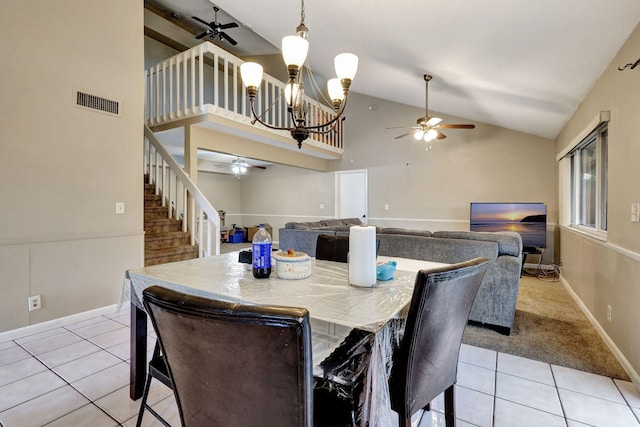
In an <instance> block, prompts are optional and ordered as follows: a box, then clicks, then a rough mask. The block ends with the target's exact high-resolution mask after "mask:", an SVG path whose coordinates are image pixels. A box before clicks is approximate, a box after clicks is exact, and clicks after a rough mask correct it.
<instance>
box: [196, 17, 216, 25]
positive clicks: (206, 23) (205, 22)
mask: <svg viewBox="0 0 640 427" xmlns="http://www.w3.org/2000/svg"><path fill="white" fill-rule="evenodd" d="M192 18H193V19H195V20H196V21H198V22H200V23H201V24H204V25H206V26H207V27H210V26H211V24H212V23H211V24H210V23H208V22H207V21H205V20H203V19H200V18H198V17H197V16H192Z"/></svg>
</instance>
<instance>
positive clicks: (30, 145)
mask: <svg viewBox="0 0 640 427" xmlns="http://www.w3.org/2000/svg"><path fill="white" fill-rule="evenodd" d="M142 7H143V5H142V3H141V2H130V1H127V0H113V1H110V2H102V1H97V0H60V1H56V2H50V1H44V0H30V1H28V2H25V1H19V0H7V1H3V2H0V28H2V37H1V38H0V51H1V52H4V53H5V55H4V60H3V65H2V67H0V85H1V87H2V97H0V152H1V153H2V154H1V155H0V198H1V199H2V203H1V204H0V215H1V216H2V218H3V221H2V222H1V225H0V277H1V279H0V293H1V294H2V300H1V301H0V331H1V330H7V329H13V328H17V327H21V326H25V325H28V324H32V323H38V322H41V321H44V320H49V319H53V318H57V317H61V316H64V315H68V314H73V313H77V312H81V311H85V310H89V309H92V308H97V307H103V306H106V305H109V304H115V303H117V302H118V299H119V295H120V289H121V286H122V279H123V275H124V272H125V270H126V269H127V268H131V267H138V266H140V264H141V255H142V185H141V177H142V167H141V166H142V157H141V156H142V150H141V148H140V147H141V142H142V119H143V116H142V114H143V104H142V100H143V90H144V85H143V80H142V76H143V74H142V70H143V36H142V28H143V21H142ZM74 89H80V90H82V91H85V92H88V93H90V94H94V95H97V96H101V97H105V98H109V99H113V100H116V101H118V102H119V103H120V111H121V115H120V117H113V116H110V115H107V114H102V113H97V112H92V111H87V110H85V109H81V108H78V107H75V106H74V99H73V90H74ZM116 202H124V203H125V206H126V214H125V215H115V203H116ZM35 294H40V295H41V296H42V303H43V308H42V309H41V310H39V311H33V312H30V313H29V312H28V311H27V297H28V296H29V295H35Z"/></svg>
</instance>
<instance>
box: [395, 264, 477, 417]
mask: <svg viewBox="0 0 640 427" xmlns="http://www.w3.org/2000/svg"><path fill="white" fill-rule="evenodd" d="M488 265H489V262H488V260H487V259H486V258H476V259H473V260H471V261H467V262H463V263H458V264H452V265H449V266H445V267H441V268H436V269H431V270H422V271H419V272H418V275H417V276H416V283H415V287H414V290H413V295H412V297H411V305H410V307H409V313H408V314H407V320H406V324H405V330H404V336H403V338H402V341H401V342H400V346H399V348H398V350H397V351H396V353H395V354H394V357H393V366H392V368H391V378H390V381H389V391H390V393H391V408H392V409H393V410H394V411H396V412H397V413H398V416H399V420H400V424H399V425H400V426H410V425H411V416H412V415H413V414H415V413H416V412H417V411H418V410H420V409H425V410H429V408H430V406H429V405H430V402H431V401H432V400H433V399H435V398H436V397H437V396H438V395H440V394H441V393H442V392H444V402H445V422H446V426H447V427H453V426H454V425H455V408H454V384H455V383H456V374H457V369H458V356H459V353H460V345H461V343H462V334H463V332H464V328H465V325H466V324H467V319H468V318H469V313H470V312H471V306H472V304H473V300H474V299H475V296H476V293H477V292H478V287H479V286H480V282H481V281H482V278H483V277H484V273H485V271H486V269H487V267H488Z"/></svg>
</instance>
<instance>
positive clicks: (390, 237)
mask: <svg viewBox="0 0 640 427" xmlns="http://www.w3.org/2000/svg"><path fill="white" fill-rule="evenodd" d="M357 224H360V220H359V219H358V218H350V219H336V220H326V221H318V222H306V223H287V224H286V226H285V228H281V229H280V230H279V246H280V248H281V249H288V248H292V249H295V250H297V251H302V252H306V253H307V254H309V255H310V256H315V252H316V241H317V239H318V235H320V234H327V235H338V236H348V235H349V228H350V227H351V226H352V225H357ZM376 238H377V239H378V240H380V249H379V252H378V254H379V255H383V256H389V257H394V256H395V257H400V258H413V259H422V260H426V261H435V262H443V263H450V264H451V263H456V262H462V261H467V260H469V259H472V258H476V257H481V256H482V257H485V258H488V259H489V260H490V261H491V265H490V267H489V269H488V270H487V273H486V274H485V277H484V279H483V281H482V284H481V285H480V289H479V290H478V294H477V296H476V299H475V301H474V304H473V307H472V309H471V314H470V316H469V320H470V321H471V322H473V323H477V324H482V325H484V326H487V327H491V328H492V329H496V330H498V331H499V332H501V333H504V334H509V333H510V331H511V327H512V326H513V319H514V316H515V310H516V299H517V297H518V289H519V286H520V271H521V266H522V239H521V237H520V235H519V234H518V233H512V232H498V233H480V232H472V231H437V232H433V233H432V232H430V231H426V230H408V229H402V228H379V227H378V228H377V229H376Z"/></svg>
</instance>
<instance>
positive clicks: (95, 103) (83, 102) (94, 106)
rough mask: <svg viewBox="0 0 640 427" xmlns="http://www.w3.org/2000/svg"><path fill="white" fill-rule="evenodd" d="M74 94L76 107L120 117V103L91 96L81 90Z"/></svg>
mask: <svg viewBox="0 0 640 427" xmlns="http://www.w3.org/2000/svg"><path fill="white" fill-rule="evenodd" d="M74 92H75V94H74V95H75V96H74V98H75V104H76V106H78V107H84V108H88V109H90V110H92V111H98V112H101V113H106V114H110V115H114V116H119V115H120V103H119V102H118V101H114V100H111V99H107V98H102V97H100V96H96V95H91V94H89V93H86V92H82V91H80V90H76V91H74Z"/></svg>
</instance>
